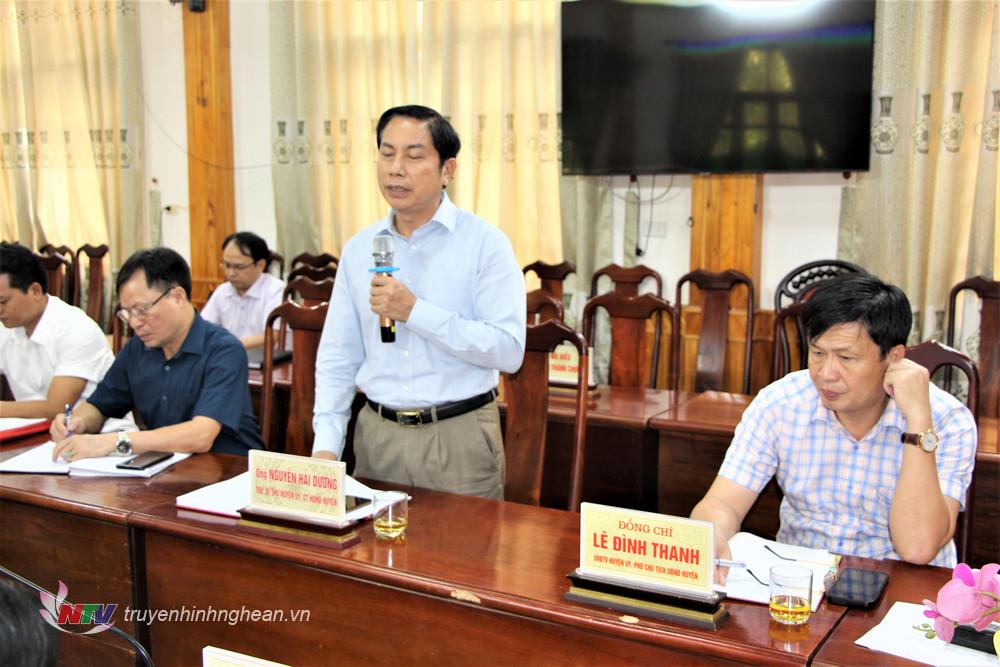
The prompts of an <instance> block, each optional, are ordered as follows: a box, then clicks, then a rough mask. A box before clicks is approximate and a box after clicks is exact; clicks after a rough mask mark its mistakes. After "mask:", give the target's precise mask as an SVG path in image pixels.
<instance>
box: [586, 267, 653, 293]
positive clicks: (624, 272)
mask: <svg viewBox="0 0 1000 667" xmlns="http://www.w3.org/2000/svg"><path fill="white" fill-rule="evenodd" d="M605 276H606V277H608V278H610V279H611V283H612V289H613V291H615V292H617V293H618V294H623V295H625V296H635V295H637V294H638V293H639V285H640V283H642V281H644V280H646V279H647V278H649V279H652V281H653V282H654V283H655V284H656V296H663V278H661V277H660V274H659V273H658V272H657V271H654V270H653V269H651V268H649V267H648V266H643V265H642V264H639V265H638V266H632V267H629V268H625V267H624V266H619V265H617V264H608V265H607V266H603V267H601V268H599V269H597V271H594V277H593V278H591V280H590V296H591V297H595V296H597V287H598V282H599V281H600V279H601V278H602V277H605Z"/></svg>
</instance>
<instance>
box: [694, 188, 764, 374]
mask: <svg viewBox="0 0 1000 667" xmlns="http://www.w3.org/2000/svg"><path fill="white" fill-rule="evenodd" d="M763 186H764V177H763V175H761V174H734V175H716V176H694V177H692V178H691V218H692V220H693V225H692V228H691V270H692V271H694V270H695V269H705V270H706V271H725V270H726V269H736V270H737V271H740V272H742V273H745V274H746V275H748V276H750V278H751V279H752V280H753V282H754V286H755V288H757V290H758V295H759V293H760V291H759V286H760V255H761V210H762V208H763ZM694 291H695V292H697V290H694ZM690 304H691V305H690V306H689V307H687V308H685V309H684V312H683V313H682V316H681V320H682V321H681V332H682V343H681V357H682V358H681V387H682V388H685V389H692V388H693V387H694V369H695V362H696V357H697V352H698V332H699V331H700V330H701V299H700V295H698V294H693V296H692V298H691V301H690ZM732 308H733V310H732V312H731V315H730V318H729V337H728V339H727V344H726V351H727V354H726V357H727V361H726V372H725V385H726V386H725V388H726V389H727V390H728V391H735V392H738V391H740V387H739V378H740V377H741V369H742V364H743V344H744V342H745V340H746V336H745V333H744V332H745V326H746V316H747V314H746V313H747V311H746V296H745V293H744V291H743V290H742V289H739V290H738V291H737V293H736V294H735V295H734V297H733V302H732ZM756 338H757V336H754V339H755V340H756ZM754 348H755V349H754V350H753V356H754V357H755V359H754V363H753V368H752V369H751V377H752V378H753V379H752V384H753V385H754V387H756V386H759V381H758V379H757V378H758V372H757V371H756V368H757V367H758V366H760V365H761V364H759V363H758V361H766V363H767V366H766V367H767V368H769V366H770V361H769V360H766V359H757V358H758V357H760V356H761V355H760V354H758V351H759V350H760V351H767V352H768V353H769V350H766V348H767V345H759V346H758V345H756V344H755V346H754Z"/></svg>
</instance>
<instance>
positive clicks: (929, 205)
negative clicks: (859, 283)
mask: <svg viewBox="0 0 1000 667" xmlns="http://www.w3.org/2000/svg"><path fill="white" fill-rule="evenodd" d="M998 25H1000V10H998V3H997V2H996V1H995V0H993V1H984V0H951V1H945V0H941V1H936V2H879V3H878V5H877V9H876V35H875V75H874V82H873V87H874V96H873V97H874V107H875V108H874V112H873V125H872V131H871V137H872V142H871V171H870V172H869V173H867V174H861V175H859V177H858V181H857V185H856V186H853V187H849V188H846V189H845V192H844V198H843V206H842V210H841V221H840V250H839V254H840V255H841V256H842V257H844V258H846V259H849V260H851V261H854V262H857V263H859V264H861V265H862V266H865V267H866V268H868V269H869V270H871V271H872V272H874V273H876V274H878V275H879V276H881V277H882V278H883V279H885V280H888V281H890V282H894V283H897V284H899V285H900V286H901V287H902V288H903V289H904V290H905V291H906V293H907V294H908V296H909V297H910V300H911V302H912V304H913V307H914V309H915V311H916V312H915V316H916V321H915V326H914V332H913V338H914V340H926V339H929V338H938V339H943V334H942V330H943V327H944V313H945V312H946V308H947V298H948V292H949V290H950V288H951V286H952V285H954V284H955V283H956V282H958V281H960V280H963V279H964V278H966V277H969V276H974V275H985V276H987V277H992V276H994V275H995V274H994V266H995V262H996V257H995V247H996V244H997V236H998V235H997V222H996V221H997V128H998V124H1000V29H998ZM959 312H960V313H966V317H965V318H964V321H963V322H962V323H961V325H960V329H959V330H960V331H962V332H963V334H962V337H961V339H962V340H963V341H966V340H969V339H970V338H971V337H972V332H974V331H975V329H976V327H977V324H978V311H977V310H976V309H975V308H965V307H963V308H960V310H959ZM973 345H974V342H973ZM962 347H963V348H964V349H965V350H966V351H967V352H969V353H971V354H972V355H973V356H975V353H976V350H975V349H971V348H970V347H969V346H968V345H965V344H963V345H962Z"/></svg>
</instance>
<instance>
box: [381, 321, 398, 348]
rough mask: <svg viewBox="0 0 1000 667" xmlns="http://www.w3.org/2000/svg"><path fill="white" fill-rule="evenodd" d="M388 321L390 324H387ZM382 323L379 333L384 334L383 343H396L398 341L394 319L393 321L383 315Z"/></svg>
mask: <svg viewBox="0 0 1000 667" xmlns="http://www.w3.org/2000/svg"><path fill="white" fill-rule="evenodd" d="M386 322H388V323H389V326H385V323H386ZM380 324H381V325H380V326H379V333H380V334H381V335H382V342H383V343H395V342H396V323H395V322H394V321H392V320H389V319H386V318H384V317H383V318H382V321H381V323H380Z"/></svg>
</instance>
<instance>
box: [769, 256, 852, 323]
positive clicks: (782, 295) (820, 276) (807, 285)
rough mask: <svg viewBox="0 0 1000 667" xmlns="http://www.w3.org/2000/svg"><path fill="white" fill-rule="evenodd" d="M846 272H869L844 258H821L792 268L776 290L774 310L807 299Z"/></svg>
mask: <svg viewBox="0 0 1000 667" xmlns="http://www.w3.org/2000/svg"><path fill="white" fill-rule="evenodd" d="M845 273H868V272H867V271H865V270H864V269H862V268H861V267H860V266H858V265H857V264H851V263H850V262H845V261H844V260H842V259H820V260H816V261H815V262H806V263H805V264H803V265H802V266H798V267H796V268H794V269H792V270H791V271H789V272H788V273H787V274H786V275H785V277H784V278H782V279H781V282H779V283H778V288H777V289H776V290H774V312H778V311H779V310H781V309H782V308H784V307H785V306H786V305H788V304H790V303H799V302H800V301H805V300H806V299H808V298H809V296H810V295H811V294H812V293H813V292H814V291H816V288H817V287H819V286H820V285H822V284H823V283H826V282H829V281H831V280H833V279H834V278H836V277H837V276H840V275H843V274H845Z"/></svg>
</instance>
